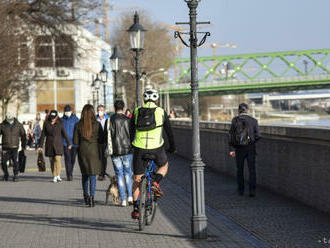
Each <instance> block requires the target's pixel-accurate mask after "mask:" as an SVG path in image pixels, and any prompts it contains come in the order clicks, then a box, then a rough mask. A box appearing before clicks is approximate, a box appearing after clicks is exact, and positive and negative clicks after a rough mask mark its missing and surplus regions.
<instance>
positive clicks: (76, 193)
mask: <svg viewBox="0 0 330 248" xmlns="http://www.w3.org/2000/svg"><path fill="white" fill-rule="evenodd" d="M27 155H28V169H27V172H26V173H25V174H23V175H22V176H21V178H20V179H21V180H20V181H19V182H17V183H14V182H12V181H9V182H3V181H1V182H0V237H1V239H0V247H6V248H7V247H12V248H14V247H15V248H23V247H24V248H26V247H28V248H39V247H47V248H52V247H54V248H55V247H56V248H59V247H70V248H71V247H72V248H74V247H79V248H80V247H81V248H85V247H86V248H94V247H100V248H101V247H102V248H103V247H136V248H137V247H228V248H239V247H242V248H243V247H244V248H250V247H251V248H252V247H258V248H267V247H290V248H291V247H308V248H309V247H328V246H326V245H323V246H322V244H321V243H319V242H318V241H319V240H321V239H322V242H323V241H324V240H323V238H326V239H329V238H330V225H329V223H330V221H329V218H328V217H327V216H325V215H323V214H321V213H318V212H317V211H315V210H313V209H310V208H308V207H305V206H303V205H301V204H300V203H296V202H293V201H290V200H288V199H285V198H282V197H280V196H276V195H272V194H270V193H268V192H264V191H258V195H257V198H255V199H250V198H248V197H238V196H236V192H235V181H234V180H233V179H232V178H227V177H224V176H221V175H219V174H217V173H214V172H212V171H206V174H205V182H206V201H207V207H206V210H207V217H208V233H209V239H208V240H204V241H195V240H192V239H191V238H190V217H191V198H190V170H189V162H188V161H186V160H183V159H181V158H179V157H174V156H173V157H171V158H170V160H171V164H172V166H171V168H170V173H169V176H168V177H167V178H166V179H164V184H163V188H164V190H165V196H164V197H163V198H161V199H160V201H159V208H158V210H157V211H158V212H157V214H156V218H155V221H154V223H153V225H152V226H149V227H147V228H146V229H145V231H143V232H139V231H138V226H137V222H135V221H133V220H131V219H130V212H131V208H130V207H126V208H123V207H118V206H114V205H110V204H109V205H107V206H105V205H104V203H103V202H104V199H105V193H104V192H105V189H106V188H107V186H108V184H109V182H108V181H103V182H99V181H98V182H97V194H96V201H97V202H96V203H97V205H96V207H95V208H88V207H85V206H84V205H83V204H82V203H83V202H82V190H81V183H80V179H81V178H80V172H79V167H78V165H76V168H75V175H74V181H73V182H67V181H63V182H61V183H56V184H54V183H52V182H51V174H50V172H37V171H36V170H35V168H36V156H35V154H34V153H33V152H28V154H27ZM110 172H111V173H113V172H112V171H110ZM62 176H63V178H65V177H64V171H63V172H62Z"/></svg>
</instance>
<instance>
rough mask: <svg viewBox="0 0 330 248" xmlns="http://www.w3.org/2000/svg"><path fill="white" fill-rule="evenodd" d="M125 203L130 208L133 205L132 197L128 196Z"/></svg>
mask: <svg viewBox="0 0 330 248" xmlns="http://www.w3.org/2000/svg"><path fill="white" fill-rule="evenodd" d="M127 201H128V204H129V205H130V206H131V205H133V197H132V196H129V197H128V199H127Z"/></svg>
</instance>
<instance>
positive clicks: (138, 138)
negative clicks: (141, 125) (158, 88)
mask: <svg viewBox="0 0 330 248" xmlns="http://www.w3.org/2000/svg"><path fill="white" fill-rule="evenodd" d="M142 107H143V108H156V110H155V120H156V128H154V129H152V130H149V131H140V130H137V129H136V131H135V139H134V141H133V143H132V145H133V146H134V147H137V148H141V149H148V150H150V149H156V148H159V147H161V146H163V144H164V139H163V124H164V120H165V118H164V117H165V111H164V109H162V108H160V107H158V106H157V105H156V104H155V103H154V102H147V103H145V104H144V105H143V106H142ZM140 108H141V107H138V108H136V109H135V110H134V117H135V120H134V122H135V125H136V124H137V119H138V114H139V109H140Z"/></svg>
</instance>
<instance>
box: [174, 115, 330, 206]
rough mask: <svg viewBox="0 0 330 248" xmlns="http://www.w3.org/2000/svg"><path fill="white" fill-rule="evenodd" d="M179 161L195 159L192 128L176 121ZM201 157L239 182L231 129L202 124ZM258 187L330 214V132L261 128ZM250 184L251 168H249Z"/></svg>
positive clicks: (309, 128) (209, 164)
mask: <svg viewBox="0 0 330 248" xmlns="http://www.w3.org/2000/svg"><path fill="white" fill-rule="evenodd" d="M172 126H173V130H174V131H173V132H174V136H175V140H176V146H177V152H178V154H179V155H181V156H183V157H185V158H188V159H190V158H191V137H192V135H191V122H189V121H176V120H175V121H172ZM200 127H201V132H200V138H201V154H202V158H203V161H204V162H205V163H206V165H207V166H208V167H212V168H213V169H215V170H217V171H219V172H221V173H225V174H228V175H231V176H236V166H235V160H234V159H232V158H231V157H230V156H229V154H228V153H229V150H228V140H227V133H228V130H229V127H230V125H229V124H226V123H214V122H201V124H200ZM260 132H261V135H262V139H261V140H260V141H259V142H258V144H257V165H256V166H257V184H258V185H259V186H262V187H265V188H268V189H270V190H272V191H274V192H277V193H279V194H282V195H285V196H288V197H291V198H295V199H297V200H299V201H301V202H304V203H306V204H307V205H310V206H313V207H316V208H318V209H320V210H322V211H326V212H330V196H329V193H328V192H329V189H330V129H329V128H311V127H308V128H306V127H297V126H294V127H291V126H260ZM245 168H246V169H245V173H246V178H248V177H247V176H248V173H247V167H245Z"/></svg>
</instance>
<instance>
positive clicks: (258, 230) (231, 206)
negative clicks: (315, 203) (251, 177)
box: [167, 156, 330, 248]
mask: <svg viewBox="0 0 330 248" xmlns="http://www.w3.org/2000/svg"><path fill="white" fill-rule="evenodd" d="M170 163H171V164H172V166H171V167H170V171H169V176H168V178H167V180H168V181H170V182H172V183H175V184H177V185H178V186H180V187H181V188H182V190H183V191H184V192H190V176H189V175H190V169H189V162H188V161H187V160H184V159H182V158H180V157H177V156H175V157H171V159H170ZM184 175H186V176H184ZM246 188H248V187H246ZM236 189H237V187H236V181H235V179H234V178H232V177H227V176H223V175H219V174H218V173H214V172H213V171H211V170H208V169H206V170H205V194H206V204H207V206H208V209H213V210H215V211H216V212H217V213H220V214H222V215H224V216H226V217H227V218H229V219H230V220H232V221H233V222H234V223H236V224H237V225H239V226H241V227H242V228H243V229H245V230H247V231H248V232H249V233H251V234H252V235H253V236H255V237H257V238H258V239H259V240H261V241H263V243H266V244H267V245H269V246H270V247H278V248H295V247H296V248H313V247H315V248H319V247H330V216H329V215H327V214H324V213H322V212H319V211H317V210H315V209H313V208H310V207H308V206H305V205H303V204H302V203H300V202H296V201H294V200H291V199H288V198H285V197H283V196H280V195H277V194H274V193H271V192H269V191H266V190H263V189H258V190H257V197H256V198H249V197H248V195H247V194H248V192H246V194H245V196H243V197H242V196H238V195H237V193H236ZM208 217H209V220H210V219H211V217H210V216H208Z"/></svg>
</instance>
